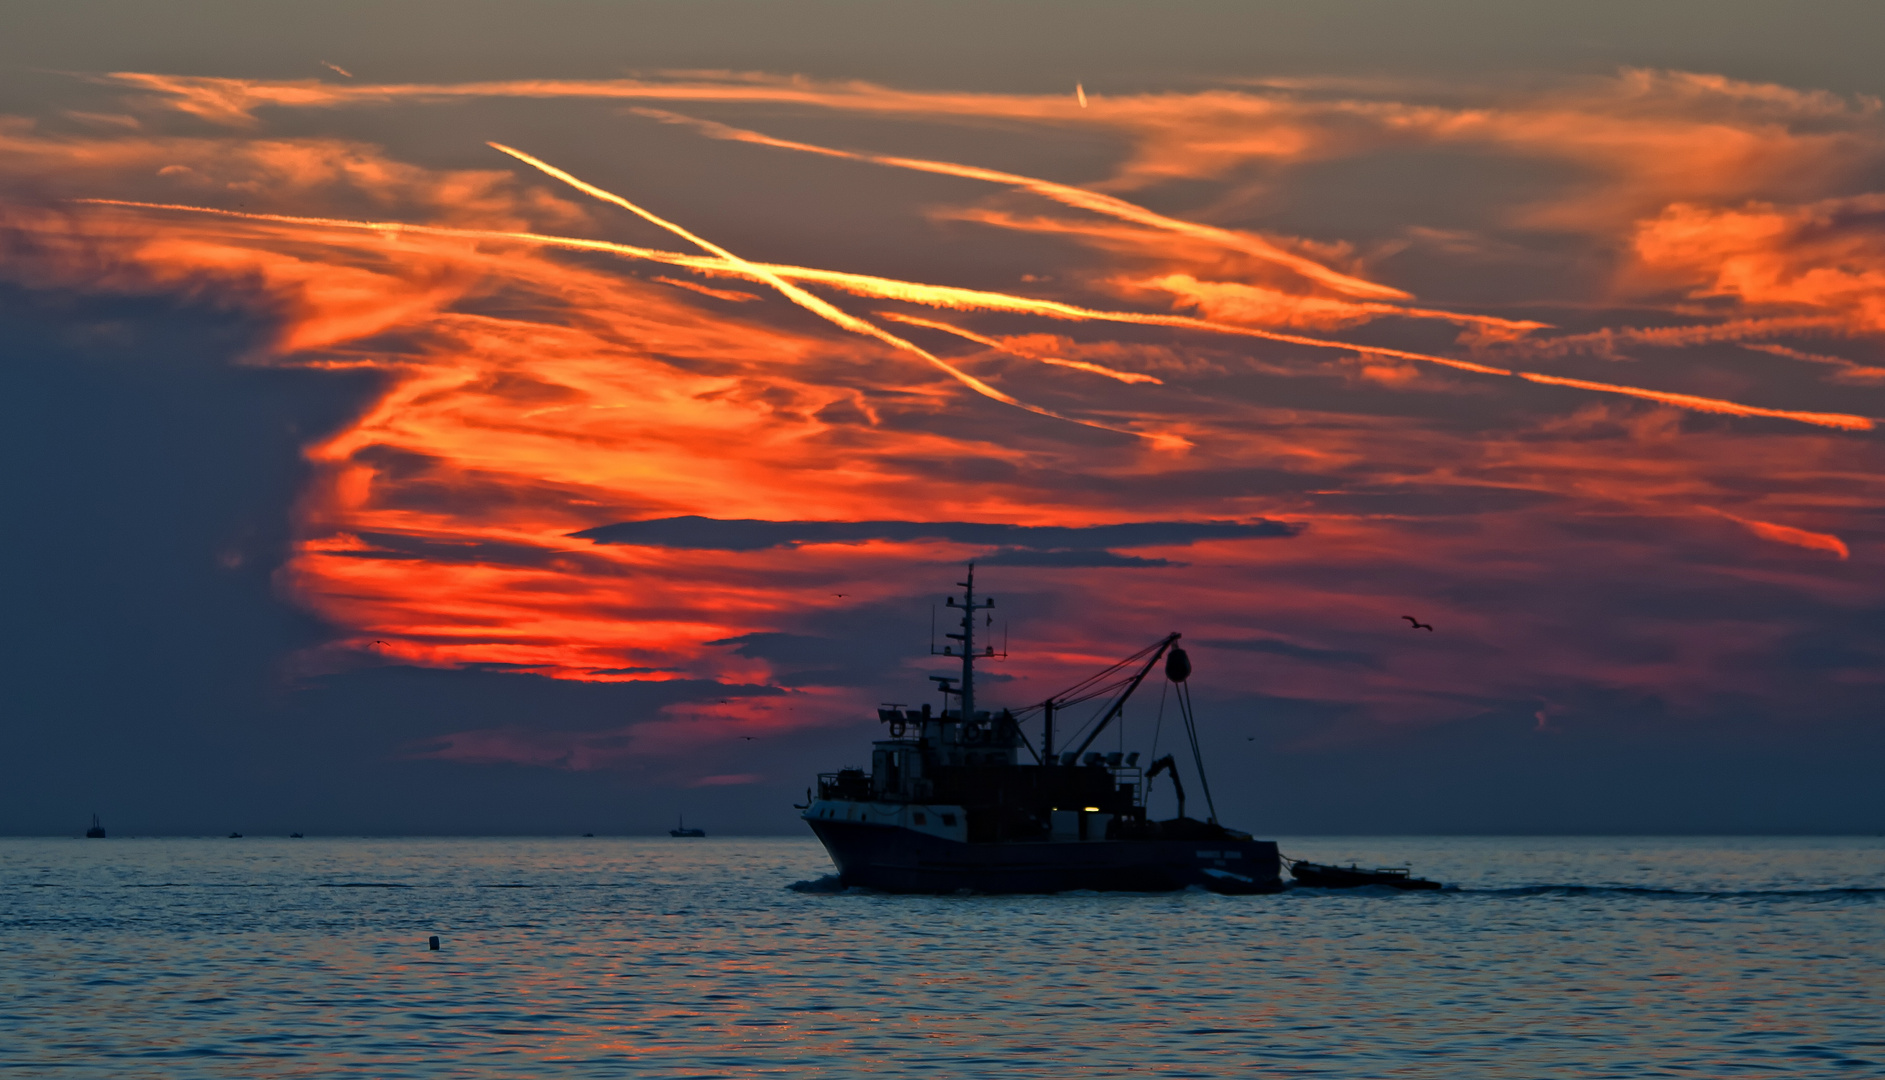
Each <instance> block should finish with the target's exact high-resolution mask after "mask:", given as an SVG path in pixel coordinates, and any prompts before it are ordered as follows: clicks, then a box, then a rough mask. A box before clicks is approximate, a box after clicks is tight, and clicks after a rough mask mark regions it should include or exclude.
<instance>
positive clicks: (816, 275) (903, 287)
mask: <svg viewBox="0 0 1885 1080" xmlns="http://www.w3.org/2000/svg"><path fill="white" fill-rule="evenodd" d="M74 201H75V202H80V203H87V204H91V205H98V206H123V207H130V208H136V209H146V210H175V211H181V212H186V213H194V214H208V215H214V216H218V217H231V218H241V219H246V220H251V221H266V222H276V223H281V224H289V225H311V226H322V227H328V228H344V229H359V230H363V231H368V232H378V233H393V234H397V233H402V232H409V233H413V234H415V235H423V236H450V237H457V238H462V239H472V240H510V241H516V242H521V243H529V244H539V245H542V246H545V247H558V248H567V249H571V250H576V251H600V252H608V253H610V254H614V255H619V256H623V257H626V258H632V259H645V260H648V261H652V262H662V263H667V264H669V265H672V266H684V267H687V268H689V269H692V270H696V271H699V272H701V273H708V274H725V275H729V276H734V277H744V278H748V279H751V280H758V281H766V280H767V278H766V277H764V276H761V273H760V272H761V271H764V272H765V274H769V275H774V276H777V277H780V278H791V279H796V280H799V281H809V282H816V283H818V284H821V285H829V286H831V287H833V288H836V289H842V290H844V291H846V292H850V293H853V294H854V295H858V296H868V297H873V298H876V299H883V300H901V301H905V302H908V303H914V304H922V305H924V306H927V307H939V308H949V309H954V310H962V311H1008V312H1016V313H1021V314H1030V315H1038V316H1041V317H1044V318H1050V319H1062V320H1067V321H1073V322H1117V323H1130V324H1135V325H1142V326H1169V327H1173V328H1177V329H1184V330H1198V331H1203V332H1207V333H1214V334H1225V335H1231V336H1237V337H1252V338H1259V339H1262V340H1266V341H1277V342H1282V343H1284V344H1292V345H1302V346H1306V347H1310V348H1318V349H1338V350H1341V351H1343V352H1350V353H1359V354H1364V355H1375V356H1388V357H1393V358H1395V359H1399V360H1409V361H1414V362H1418V363H1426V364H1438V365H1441V366H1444V367H1450V368H1454V369H1457V370H1460V371H1467V372H1472V373H1475V374H1480V375H1501V376H1505V377H1507V378H1519V379H1524V380H1526V381H1529V382H1534V383H1543V384H1547V385H1557V386H1568V387H1574V388H1576V389H1580V390H1589V391H1592V392H1594V393H1608V394H1621V395H1624V396H1627V397H1635V398H1642V399H1645V400H1651V401H1658V402H1661V403H1663V404H1666V405H1674V406H1676V407H1678V408H1685V409H1691V410H1694V411H1698V412H1708V413H1716V414H1721V415H1728V416H1746V417H1767V418H1773V419H1779V420H1793V421H1796V422H1799V423H1803V424H1813V425H1816V426H1819V427H1828V428H1839V429H1843V430H1846V431H1870V430H1872V429H1873V428H1874V427H1875V426H1876V423H1875V422H1874V421H1873V420H1872V419H1870V418H1868V417H1864V416H1854V415H1851V414H1849V413H1822V412H1802V411H1795V410H1788V409H1768V408H1763V407H1761V406H1757V405H1743V404H1740V403H1739V402H1734V401H1726V400H1723V399H1720V398H1707V397H1699V396H1696V395H1693V394H1677V393H1671V392H1667V391H1661V390H1648V389H1644V388H1642V387H1633V386H1624V385H1619V384H1616V383H1603V382H1592V381H1590V380H1586V379H1567V378H1563V377H1560V376H1555V375H1542V374H1536V373H1531V372H1521V371H1513V370H1509V369H1507V368H1501V367H1493V366H1491V365H1489V364H1476V363H1473V362H1472V361H1470V360H1455V359H1452V358H1451V357H1445V356H1435V355H1433V354H1431V353H1420V352H1413V351H1410V350H1407V349H1393V348H1387V347H1385V346H1378V345H1361V344H1357V343H1354V342H1347V341H1338V340H1335V339H1331V338H1316V337H1310V336H1308V335H1305V334H1284V333H1279V332H1276V331H1272V330H1259V329H1256V328H1255V327H1248V326H1239V325H1236V324H1231V323H1217V322H1212V321H1210V320H1208V319H1198V318H1193V317H1191V316H1187V315H1158V314H1150V313H1146V312H1136V311H1105V310H1100V309H1095V308H1084V307H1080V306H1078V305H1075V304H1068V303H1063V302H1061V301H1059V300H1038V299H1034V298H1032V297H1025V296H1014V295H1011V294H1008V293H996V292H986V291H983V290H980V289H964V288H959V287H956V286H953V285H926V284H923V283H921V282H913V281H898V280H896V279H894V278H880V277H874V276H872V275H869V274H852V273H847V272H845V271H841V270H820V269H815V268H812V267H804V266H788V265H781V264H774V263H763V264H756V263H745V264H743V265H742V264H736V263H734V262H730V261H728V260H726V259H721V258H717V257H703V256H698V255H687V254H683V253H681V252H675V251H661V250H658V249H655V248H643V247H636V246H634V245H631V244H620V243H616V242H614V241H609V240H585V239H582V238H580V237H571V236H553V235H549V234H545V233H531V232H512V231H504V230H497V229H457V228H450V227H447V226H442V225H411V224H407V223H403V222H386V221H354V220H349V219H346V218H317V217H299V216H294V215H288V214H258V213H249V212H246V211H241V210H221V209H217V208H215V207H207V206H190V205H186V204H178V203H151V202H137V201H133V200H128V199H77V200H74ZM747 267H750V268H751V269H750V270H749V269H747ZM808 295H809V294H808ZM813 299H814V300H816V299H817V298H816V297H813ZM821 302H822V301H821ZM832 310H834V311H836V310H837V309H836V308H833V309H832ZM839 314H840V315H843V314H844V313H843V312H839ZM844 317H845V318H850V316H844ZM859 321H860V322H861V320H859ZM864 325H869V324H868V323H865V324H864ZM886 334H887V332H886V331H878V332H877V333H872V334H871V335H870V336H873V337H878V336H880V335H886ZM888 336H889V337H895V335H888ZM896 340H898V341H902V339H901V338H897V339H896ZM905 345H907V346H908V349H907V350H906V351H908V350H916V351H917V354H918V355H920V356H923V357H924V358H926V359H929V360H931V361H932V362H933V363H936V364H938V365H940V366H942V367H944V368H945V369H947V370H949V371H951V372H954V371H955V369H954V368H953V367H949V365H948V364H946V363H945V362H944V361H941V360H939V359H935V358H932V357H930V356H929V354H928V353H927V352H923V351H922V350H920V349H918V347H917V346H915V345H914V344H910V343H907V342H906V343H905ZM902 347H903V346H899V348H902ZM958 375H959V377H961V378H966V379H973V376H969V375H967V374H966V373H958ZM976 382H978V383H979V382H980V380H976ZM970 385H974V384H970ZM982 385H986V384H982ZM989 389H991V390H993V387H990V388H989ZM978 392H979V391H978ZM994 392H995V393H996V394H1000V393H1001V392H1000V391H999V390H996V391H994ZM996 400H998V401H999V400H1002V399H1001V398H996ZM1017 407H1020V408H1025V409H1028V410H1029V411H1036V407H1035V406H1029V405H1025V404H1022V405H1018V406H1017ZM1046 415H1054V414H1046ZM1056 419H1063V420H1069V421H1070V422H1072V423H1078V424H1086V425H1087V426H1088V427H1102V425H1096V424H1093V423H1091V422H1089V421H1084V420H1072V419H1071V418H1069V417H1061V416H1056ZM1102 429H1103V430H1107V431H1118V430H1122V429H1117V428H1104V427H1102ZM1126 433H1127V434H1134V435H1138V436H1140V437H1142V438H1156V437H1155V436H1149V435H1146V434H1145V433H1143V432H1131V431H1128V432H1126Z"/></svg>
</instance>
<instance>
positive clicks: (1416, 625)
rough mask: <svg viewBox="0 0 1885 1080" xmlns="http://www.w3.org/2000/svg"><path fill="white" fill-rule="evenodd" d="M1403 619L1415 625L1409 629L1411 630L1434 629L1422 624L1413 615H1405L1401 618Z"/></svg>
mask: <svg viewBox="0 0 1885 1080" xmlns="http://www.w3.org/2000/svg"><path fill="white" fill-rule="evenodd" d="M1401 618H1403V619H1406V620H1407V621H1408V622H1410V623H1412V624H1413V625H1412V626H1409V627H1408V629H1409V630H1432V629H1433V627H1431V626H1429V625H1428V624H1426V623H1424V622H1421V621H1420V620H1419V619H1416V618H1414V617H1413V616H1412V615H1403V616H1401Z"/></svg>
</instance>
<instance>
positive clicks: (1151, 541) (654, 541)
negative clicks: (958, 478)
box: [570, 515, 1302, 566]
mask: <svg viewBox="0 0 1885 1080" xmlns="http://www.w3.org/2000/svg"><path fill="white" fill-rule="evenodd" d="M1301 531H1302V526H1301V525H1297V524H1293V523H1290V522H1286V521H1268V520H1263V519H1259V520H1257V521H1250V522H1241V521H1133V522H1127V523H1125V524H1121V525H1086V526H1066V525H1005V524H1000V523H996V522H979V521H758V520H753V519H723V518H708V517H697V516H692V515H689V516H686V517H670V518H654V519H651V520H648V521H622V522H617V523H616V524H613V525H602V526H598V527H596V528H593V529H584V530H582V531H581V532H575V533H571V534H570V535H571V536H574V537H578V538H581V539H584V540H593V541H595V542H596V543H598V544H631V545H635V546H640V547H667V548H689V549H693V550H697V551H760V550H763V549H765V548H775V547H797V546H798V545H800V544H846V543H851V544H855V543H863V542H865V541H869V540H891V541H913V540H948V541H952V542H954V543H958V544H979V545H985V546H988V547H995V548H1000V549H1002V550H1001V552H999V553H998V554H997V555H996V556H994V557H993V558H991V559H990V561H991V562H994V561H1000V562H1004V563H1005V564H1006V565H1009V566H1156V565H1164V560H1162V559H1157V560H1154V559H1129V558H1126V557H1123V556H1111V560H1112V561H1103V562H1078V561H1064V562H1055V561H1023V560H1025V559H1027V558H1029V557H1033V558H1036V559H1038V558H1039V556H1040V555H1041V554H1042V553H1080V555H1084V556H1087V557H1096V558H1097V557H1100V556H1103V555H1105V554H1107V553H1106V551H1105V549H1107V548H1114V547H1125V548H1133V547H1165V546H1179V545H1186V544H1193V543H1196V542H1198V541H1200V540H1228V539H1255V538H1269V537H1290V536H1295V535H1297V534H1298V533H1300V532H1301ZM1068 557H1069V558H1074V557H1076V556H1071V555H1070V556H1068Z"/></svg>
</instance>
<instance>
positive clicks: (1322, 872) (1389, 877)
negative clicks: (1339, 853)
mask: <svg viewBox="0 0 1885 1080" xmlns="http://www.w3.org/2000/svg"><path fill="white" fill-rule="evenodd" d="M1289 876H1290V877H1293V878H1295V879H1296V883H1297V884H1298V885H1304V886H1307V887H1309V888H1312V889H1359V888H1361V887H1363V886H1366V885H1385V886H1387V887H1388V888H1390V889H1409V890H1421V889H1438V888H1440V883H1439V882H1437V881H1428V880H1427V879H1426V878H1417V877H1415V876H1413V871H1411V870H1409V869H1407V868H1406V867H1404V866H1381V867H1376V868H1375V869H1372V870H1364V869H1362V868H1361V867H1358V866H1355V865H1352V864H1351V865H1348V866H1325V865H1323V864H1321V863H1312V862H1306V861H1304V860H1302V859H1295V860H1292V861H1291V862H1290V864H1289Z"/></svg>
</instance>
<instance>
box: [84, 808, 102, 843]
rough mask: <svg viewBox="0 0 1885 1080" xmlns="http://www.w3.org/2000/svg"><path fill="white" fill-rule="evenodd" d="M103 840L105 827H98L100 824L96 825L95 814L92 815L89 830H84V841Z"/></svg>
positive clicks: (96, 818) (96, 816)
mask: <svg viewBox="0 0 1885 1080" xmlns="http://www.w3.org/2000/svg"><path fill="white" fill-rule="evenodd" d="M104 838H105V827H104V826H103V825H100V824H99V823H98V815H97V814H93V815H92V827H91V828H89V829H86V830H85V839H87V840H103V839H104Z"/></svg>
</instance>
